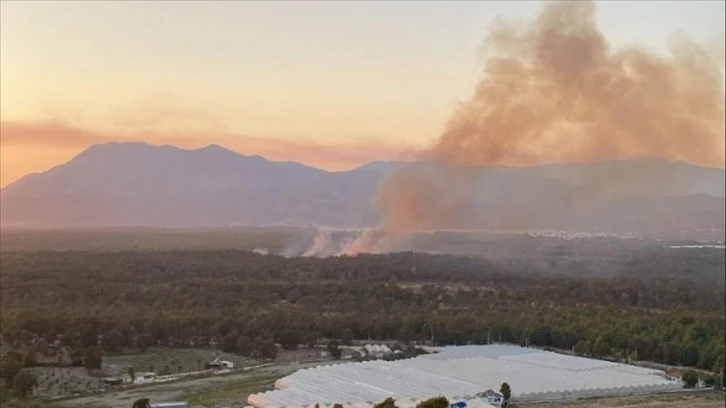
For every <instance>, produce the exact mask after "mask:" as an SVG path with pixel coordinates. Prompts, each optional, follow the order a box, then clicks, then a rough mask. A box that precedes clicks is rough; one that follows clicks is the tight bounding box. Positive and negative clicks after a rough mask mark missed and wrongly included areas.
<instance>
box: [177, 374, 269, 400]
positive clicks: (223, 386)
mask: <svg viewBox="0 0 726 408" xmlns="http://www.w3.org/2000/svg"><path fill="white" fill-rule="evenodd" d="M278 378H280V376H279V375H277V374H266V375H265V374H262V375H258V376H255V377H251V378H249V379H245V380H241V381H230V382H224V383H218V384H214V385H211V386H208V387H204V388H199V389H193V390H190V391H188V392H186V393H184V394H182V395H181V397H180V398H179V399H181V400H182V401H187V402H188V403H189V406H190V407H205V408H206V407H221V406H224V407H236V406H244V405H246V404H245V401H246V400H247V396H248V395H250V394H254V393H257V392H261V391H265V390H269V389H272V388H273V386H274V384H275V381H276V380H277V379H278Z"/></svg>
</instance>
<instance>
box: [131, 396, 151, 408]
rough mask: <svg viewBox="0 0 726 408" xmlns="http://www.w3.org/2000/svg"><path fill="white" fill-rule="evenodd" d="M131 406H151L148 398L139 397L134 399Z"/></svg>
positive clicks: (138, 407) (133, 407)
mask: <svg viewBox="0 0 726 408" xmlns="http://www.w3.org/2000/svg"><path fill="white" fill-rule="evenodd" d="M131 408H151V404H150V403H149V399H148V398H141V399H137V400H136V401H134V405H132V406H131Z"/></svg>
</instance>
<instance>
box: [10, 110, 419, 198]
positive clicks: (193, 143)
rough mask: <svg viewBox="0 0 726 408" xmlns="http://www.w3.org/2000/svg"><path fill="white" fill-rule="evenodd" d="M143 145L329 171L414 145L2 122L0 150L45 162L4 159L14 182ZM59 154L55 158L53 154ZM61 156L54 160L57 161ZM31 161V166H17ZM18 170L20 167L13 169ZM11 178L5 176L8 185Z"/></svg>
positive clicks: (399, 153)
mask: <svg viewBox="0 0 726 408" xmlns="http://www.w3.org/2000/svg"><path fill="white" fill-rule="evenodd" d="M111 141H116V142H123V141H143V142H146V143H149V144H153V145H173V146H177V147H181V148H199V147H203V146H206V145H209V144H218V145H221V146H224V147H226V148H228V149H230V150H233V151H236V152H238V153H241V154H247V155H260V156H263V157H266V158H268V159H271V160H279V161H298V162H301V163H305V164H307V165H310V166H315V167H319V168H323V169H327V170H344V169H349V168H353V167H356V166H359V165H361V164H364V163H366V162H369V161H373V160H392V159H408V158H411V157H413V156H414V153H415V150H414V149H413V148H412V147H406V146H396V145H392V144H390V143H377V142H376V141H365V142H360V141H355V142H351V143H349V144H344V143H339V144H329V143H320V142H315V141H311V140H295V141H292V140H283V139H274V138H262V137H254V136H246V135H240V134H235V133H230V132H224V131H212V130H208V131H185V132H175V131H168V132H167V131H133V132H121V131H102V130H95V129H88V128H84V127H81V126H76V125H73V124H70V123H67V122H63V121H33V122H29V121H0V148H2V149H3V156H4V157H9V156H10V155H12V154H13V152H14V151H18V152H19V151H23V152H28V151H31V150H32V151H37V152H39V153H41V152H42V153H43V156H44V160H41V161H38V160H34V161H26V160H7V163H10V164H7V165H6V164H5V163H6V161H3V165H2V166H3V168H2V170H3V171H2V172H3V173H7V174H13V175H14V176H13V179H15V178H17V177H18V176H22V175H24V174H26V173H29V172H37V171H43V170H46V169H48V168H50V167H53V166H55V165H57V164H60V163H61V162H62V161H65V160H67V158H68V156H69V155H68V152H69V151H75V152H80V151H82V150H83V149H85V148H87V147H89V146H91V145H93V144H98V143H106V142H111ZM52 151H59V152H63V153H62V154H58V155H55V156H54V155H53V154H49V153H48V152H52ZM54 157H56V159H55V160H54V159H53V158H54ZM22 163H27V165H25V166H27V168H23V169H20V168H17V167H18V166H21V164H22ZM9 166H13V167H16V168H9ZM10 181H12V180H7V179H5V178H3V180H2V184H3V185H6V184H7V183H8V182H10Z"/></svg>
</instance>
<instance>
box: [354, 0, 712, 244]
mask: <svg viewBox="0 0 726 408" xmlns="http://www.w3.org/2000/svg"><path fill="white" fill-rule="evenodd" d="M483 51H484V61H485V63H484V67H483V73H482V77H481V79H480V81H479V83H478V84H477V86H476V89H475V91H474V94H473V97H472V98H471V99H470V100H468V101H466V102H464V103H462V104H461V105H460V106H459V107H458V109H456V111H455V112H454V113H453V115H452V116H451V118H450V119H449V121H448V123H447V125H446V128H445V131H444V132H443V134H442V135H441V136H440V137H439V138H438V140H436V141H435V143H434V144H433V145H432V146H431V147H430V149H428V150H426V151H424V152H421V156H420V159H422V160H423V161H426V163H427V164H426V165H425V166H422V165H411V166H408V167H406V168H402V169H399V170H398V171H395V172H394V173H393V174H392V175H391V176H390V177H389V178H388V179H387V180H385V181H384V183H383V184H382V186H381V187H380V190H379V193H378V196H377V197H376V198H375V200H374V206H375V207H376V209H377V210H379V211H380V212H381V214H382V217H383V221H382V226H381V229H382V230H383V231H384V232H386V233H393V234H398V235H399V236H400V235H402V234H406V233H412V232H415V231H417V230H421V229H429V228H445V227H449V228H451V227H454V228H457V227H459V228H460V227H466V224H467V220H471V219H473V218H474V217H476V216H477V212H478V211H481V209H480V208H479V207H478V206H477V205H475V202H476V194H475V193H476V188H475V184H476V183H478V182H480V181H481V180H480V179H481V166H485V165H498V164H502V165H515V166H516V165H531V164H536V163H542V162H595V161H603V160H611V159H626V158H634V157H661V158H665V159H670V160H678V161H686V162H690V163H693V164H701V165H709V166H717V167H723V166H724V134H725V133H726V129H725V128H724V121H725V114H724V71H723V67H724V61H723V50H722V49H720V50H716V49H711V48H709V47H707V46H705V45H701V44H697V43H695V42H693V41H690V40H688V39H685V38H678V39H677V40H675V41H674V42H673V44H672V46H671V47H670V52H669V53H668V55H659V54H658V53H656V52H653V51H651V50H648V49H646V48H642V47H627V48H621V49H613V48H612V47H611V46H610V45H609V44H608V42H607V41H606V40H605V38H604V37H603V35H602V33H601V32H600V31H599V30H598V28H597V26H596V24H595V4H594V3H593V2H588V1H566V2H551V3H547V4H546V5H545V6H544V8H543V10H542V12H541V13H540V15H539V16H538V17H537V18H536V19H535V20H534V21H532V22H530V23H527V24H516V23H511V22H504V21H500V22H498V24H497V25H495V27H494V28H493V29H492V30H491V31H490V32H489V33H488V35H487V36H486V38H485V41H484V48H483ZM477 167H478V168H477ZM612 177H613V176H612V175H610V174H607V173H606V174H598V175H597V176H596V177H594V178H593V179H592V180H583V182H584V184H585V185H586V186H587V188H585V189H584V191H585V193H583V194H585V195H586V196H563V197H561V201H560V202H553V203H550V205H552V206H570V207H573V208H575V209H576V208H579V207H581V206H582V205H587V202H588V200H594V199H595V198H596V197H597V195H598V194H599V193H600V192H601V190H602V189H603V188H605V187H606V186H607V185H608V184H609V183H610V181H611V179H612ZM666 182H667V181H666ZM527 216H528V215H527V214H522V216H521V217H518V218H519V219H520V221H521V220H522V219H524V218H527ZM385 236H386V234H380V235H378V236H377V237H376V239H371V238H370V237H367V238H366V237H364V236H361V239H360V240H359V241H356V243H355V245H354V248H355V251H353V252H355V253H358V252H366V251H367V250H369V249H371V248H373V247H375V246H376V245H377V243H378V242H379V240H380V239H381V238H380V237H385ZM344 252H345V250H344Z"/></svg>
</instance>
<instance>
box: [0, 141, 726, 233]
mask: <svg viewBox="0 0 726 408" xmlns="http://www.w3.org/2000/svg"><path fill="white" fill-rule="evenodd" d="M406 165H410V166H417V165H425V163H422V162H403V161H373V162H370V163H366V164H364V165H361V166H358V167H356V168H353V169H350V170H345V171H335V172H334V171H327V170H323V169H319V168H315V167H312V166H308V165H305V164H303V163H299V162H295V161H274V160H269V159H266V158H264V157H261V156H258V155H249V156H248V155H244V154H240V153H237V152H234V151H232V150H229V149H226V148H224V147H222V146H219V145H215V144H212V145H208V146H204V147H201V148H198V149H181V148H178V147H175V146H169V145H164V146H153V145H149V144H147V143H144V142H109V143H104V144H98V145H94V146H91V147H89V148H88V149H86V150H84V151H83V152H81V153H79V154H78V155H76V156H75V157H74V158H73V159H71V160H70V161H68V162H67V163H64V164H61V165H58V166H55V167H53V168H52V169H49V170H47V171H45V172H41V173H35V174H29V175H26V176H24V177H22V178H21V179H19V180H17V181H16V182H14V183H11V184H10V185H8V186H6V187H5V188H3V189H2V190H0V197H1V198H2V204H3V205H2V206H1V207H0V222H2V223H3V224H4V225H50V226H128V225H149V226H228V225H329V226H336V227H350V228H359V227H367V226H372V225H376V224H377V223H378V222H379V221H380V218H379V214H377V213H376V212H375V211H373V210H372V209H371V205H370V203H371V199H372V198H373V197H374V196H375V194H376V192H377V189H378V186H379V184H380V183H381V181H382V180H383V179H384V178H385V177H386V175H387V174H389V173H390V172H391V171H393V170H394V169H395V168H397V167H400V166H406ZM480 170H481V171H482V176H481V180H480V184H478V185H477V187H476V191H474V192H472V193H474V194H476V196H477V197H479V198H478V199H481V203H480V206H479V207H478V208H477V210H476V214H474V215H472V216H473V217H475V219H472V220H462V221H461V224H463V225H464V226H466V227H469V228H475V227H478V226H481V225H487V226H492V225H496V224H501V223H505V222H504V221H502V220H504V219H514V220H516V222H513V223H512V226H514V225H515V224H516V226H517V227H531V228H541V227H553V228H560V227H562V228H576V229H577V228H579V229H585V230H587V229H608V228H610V229H623V228H627V227H628V223H624V222H621V221H620V220H629V222H630V223H631V224H632V223H633V222H635V221H637V222H639V223H640V224H642V228H641V229H649V230H650V229H658V225H657V224H658V221H659V220H657V219H655V218H654V217H653V216H651V215H649V214H648V208H647V207H648V206H651V207H658V208H659V210H657V211H655V210H653V211H654V212H655V213H657V214H660V216H661V217H663V216H667V217H676V218H678V217H685V218H684V220H682V221H679V222H676V221H673V220H661V222H662V223H663V224H673V225H672V226H671V227H668V228H670V229H678V228H709V227H713V226H715V227H716V228H723V224H724V222H723V217H724V216H723V211H722V215H720V216H718V215H717V214H716V213H717V212H718V211H719V210H720V209H721V208H722V207H723V203H724V198H723V197H724V196H725V195H726V194H724V188H725V187H724V179H725V178H724V174H725V172H724V170H723V169H715V168H708V167H701V166H695V165H691V164H687V163H683V162H671V161H668V160H665V159H660V158H640V159H631V160H618V161H604V162H597V163H589V164H579V163H559V164H558V163H551V164H542V165H537V166H530V167H507V166H483V167H482V168H481V169H480ZM588 183H589V184H588ZM593 186H595V187H593ZM588 188H589V189H591V190H592V189H596V190H597V192H598V194H600V195H602V197H597V198H592V199H589V200H590V201H592V203H591V204H588V206H589V207H588V209H587V210H583V209H580V208H577V206H575V207H572V205H573V203H571V202H570V201H568V200H570V199H571V197H579V196H581V195H583V194H590V192H588ZM637 198H641V199H643V200H645V201H646V202H648V204H647V205H645V207H646V208H644V207H643V206H644V204H638V203H639V201H638V200H637ZM649 199H650V201H648V200H649ZM626 203H627V204H626ZM684 203H685V204H684ZM640 219H642V220H643V221H642V222H640V221H638V220H640ZM665 221H667V222H665ZM505 224H506V223H505ZM519 224H521V225H519ZM640 224H639V225H640ZM628 232H630V231H628Z"/></svg>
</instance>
